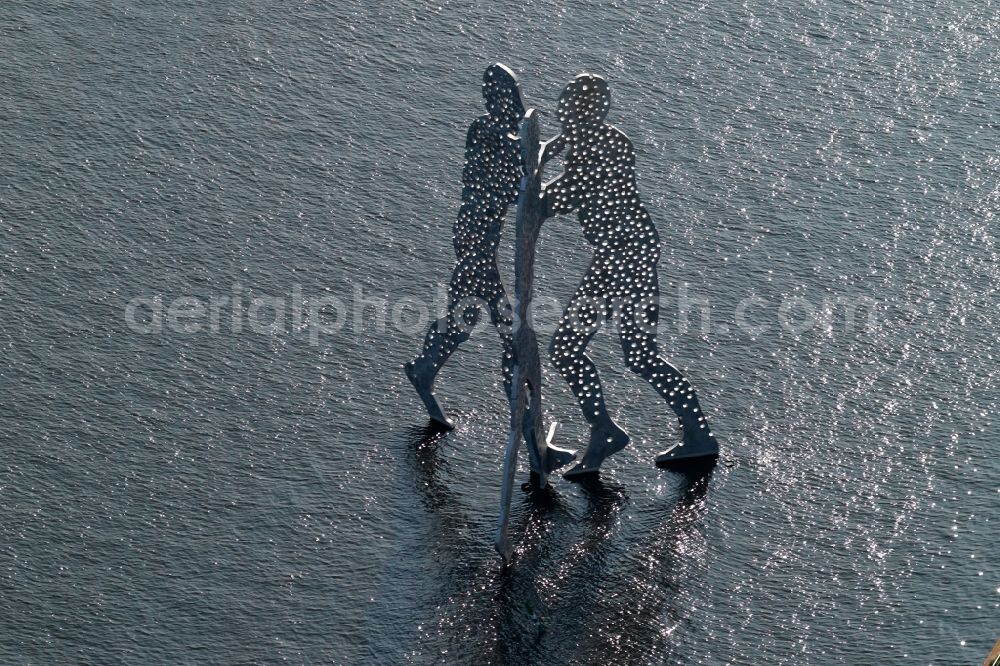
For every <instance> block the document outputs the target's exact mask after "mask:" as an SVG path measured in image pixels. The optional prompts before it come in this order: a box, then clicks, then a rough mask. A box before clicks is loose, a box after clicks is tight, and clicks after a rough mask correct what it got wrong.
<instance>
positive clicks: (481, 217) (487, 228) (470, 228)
mask: <svg viewBox="0 0 1000 666" xmlns="http://www.w3.org/2000/svg"><path fill="white" fill-rule="evenodd" d="M516 132H517V128H516V127H508V126H507V125H505V124H500V123H497V122H496V121H494V120H493V119H492V118H491V117H490V116H488V115H484V116H480V117H479V118H476V120H475V121H473V123H472V126H471V127H469V133H468V137H467V139H466V143H465V167H464V168H463V170H462V185H463V187H462V209H461V211H460V212H459V216H458V220H457V221H456V222H455V228H454V240H455V252H456V253H457V254H458V255H459V256H462V255H463V254H465V253H467V252H476V253H483V252H484V251H485V252H490V253H491V254H492V253H493V252H495V251H496V248H497V246H498V245H499V243H500V232H501V231H502V229H503V223H504V218H505V216H506V214H507V208H508V206H510V204H512V203H514V202H515V201H517V192H518V186H519V185H520V182H521V176H522V175H523V173H524V169H523V166H522V159H521V151H520V146H519V143H518V141H517V139H514V138H511V136H509V135H510V134H516Z"/></svg>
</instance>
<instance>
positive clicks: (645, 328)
mask: <svg viewBox="0 0 1000 666" xmlns="http://www.w3.org/2000/svg"><path fill="white" fill-rule="evenodd" d="M634 275H635V276H636V277H639V278H641V279H640V281H639V283H638V285H639V286H636V285H635V284H633V285H632V286H631V287H630V291H629V292H628V293H631V294H639V293H641V294H642V297H641V298H634V297H633V298H628V297H627V298H626V300H625V302H624V303H623V305H622V307H621V309H620V312H619V317H620V318H619V321H618V334H619V338H620V341H621V345H622V353H623V354H624V356H625V364H626V366H627V367H628V369H629V370H631V371H632V372H634V373H636V374H637V375H639V376H640V377H642V378H643V379H645V380H646V381H647V382H649V384H650V386H652V387H653V388H654V389H656V391H657V393H659V394H660V396H662V397H663V399H664V400H666V401H667V403H668V404H669V405H670V406H671V408H672V409H673V410H674V413H675V414H677V417H678V419H679V420H680V426H681V429H682V437H683V439H682V442H681V443H680V444H677V445H675V446H673V447H671V448H670V449H668V450H667V451H664V452H663V453H661V454H660V455H658V456H657V457H656V462H657V464H660V465H669V464H670V463H671V462H672V461H675V460H687V459H693V458H713V459H714V458H715V457H717V456H718V455H719V444H718V442H716V441H715V437H714V436H713V435H712V432H711V430H710V429H709V426H708V420H707V418H706V417H705V415H704V414H703V413H702V411H701V405H700V404H699V403H698V396H697V395H696V394H695V391H694V387H692V386H691V383H690V382H689V381H688V380H687V379H686V378H685V377H684V376H683V375H682V374H681V372H680V371H679V370H677V368H675V367H674V366H673V365H671V364H670V363H669V362H668V361H667V360H666V359H664V358H663V357H662V356H660V355H659V351H658V348H657V344H656V326H657V322H658V320H659V286H658V281H657V275H656V265H655V264H653V265H652V266H648V267H646V268H645V269H644V270H638V271H635V273H634Z"/></svg>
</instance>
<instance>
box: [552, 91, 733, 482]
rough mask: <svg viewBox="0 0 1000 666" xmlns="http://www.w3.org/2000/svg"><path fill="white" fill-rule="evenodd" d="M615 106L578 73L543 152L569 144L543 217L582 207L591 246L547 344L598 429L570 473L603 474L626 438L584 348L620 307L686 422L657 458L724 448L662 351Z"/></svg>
mask: <svg viewBox="0 0 1000 666" xmlns="http://www.w3.org/2000/svg"><path fill="white" fill-rule="evenodd" d="M610 104H611V95H610V93H609V91H608V84H607V82H606V81H605V80H604V79H603V78H601V77H599V76H594V75H591V74H581V75H579V76H577V77H576V78H575V79H573V81H571V82H570V83H569V85H567V86H566V88H565V89H564V90H563V93H562V95H561V96H560V98H559V105H558V112H557V114H558V117H559V122H560V123H561V124H562V132H561V133H560V134H559V135H558V136H556V137H554V138H553V139H551V140H550V141H548V142H546V145H545V148H544V151H543V154H542V158H541V160H542V162H543V163H544V162H546V161H547V160H549V159H551V158H552V157H553V156H554V155H556V154H558V153H559V152H561V151H562V150H563V149H565V148H567V147H568V152H567V154H566V157H565V170H564V172H563V173H562V175H560V176H559V177H558V178H556V179H554V180H553V181H551V182H550V183H547V184H546V186H545V195H544V196H545V204H546V216H548V215H552V214H555V213H569V212H572V211H577V217H578V219H579V221H580V226H581V227H583V234H584V236H585V237H586V238H587V240H588V241H589V242H590V244H591V245H592V246H593V247H594V258H593V259H592V260H591V263H590V267H589V268H588V269H587V272H586V273H585V274H584V276H583V280H582V281H581V283H580V286H579V287H578V288H577V291H576V293H575V294H574V295H573V297H572V299H571V300H570V303H569V305H567V307H566V311H565V313H564V314H563V316H562V319H561V320H560V322H559V327H558V329H557V330H556V333H555V336H554V337H553V339H552V345H551V348H550V351H551V358H552V364H553V365H555V367H556V368H557V369H558V370H559V373H560V374H561V375H562V376H563V378H564V379H565V380H566V381H567V382H568V383H569V386H570V389H572V391H573V394H574V395H575V396H576V398H577V400H578V401H579V403H580V407H581V409H582V410H583V416H584V418H585V419H587V422H588V423H589V424H590V428H591V431H590V441H589V443H588V445H587V449H586V450H585V451H584V453H583V457H582V458H581V460H580V462H579V463H577V464H576V465H575V466H574V467H573V468H572V469H570V470H569V471H568V472H566V474H565V476H567V477H574V476H578V475H581V474H588V473H592V472H596V471H597V470H598V468H599V467H600V465H601V463H602V462H603V461H604V459H605V458H607V457H608V456H610V455H612V454H614V453H616V452H618V451H620V450H622V449H623V448H625V446H626V445H627V444H628V442H629V437H628V434H627V433H626V432H625V431H624V430H622V429H621V427H619V426H618V424H616V423H615V422H614V420H613V419H612V418H611V416H610V415H609V414H608V409H607V406H606V405H605V402H604V393H603V388H602V387H601V381H600V378H599V376H598V373H597V368H596V367H594V364H593V362H592V361H591V360H590V357H588V356H587V354H586V353H585V350H586V347H587V344H588V343H589V342H590V339H591V338H592V337H593V335H594V333H596V332H597V329H598V327H599V326H600V324H601V322H602V321H603V320H605V319H607V318H608V317H609V316H610V315H611V313H612V311H613V310H617V312H618V335H619V338H620V341H621V346H622V353H623V354H624V356H625V363H626V365H627V366H628V368H629V369H630V370H632V371H633V372H635V373H636V374H638V375H639V376H640V377H642V378H643V379H645V380H646V381H647V382H649V384H650V385H651V386H652V387H653V388H654V389H656V391H657V392H658V393H659V394H660V395H661V396H662V397H663V399H664V400H666V401H667V402H668V403H669V404H670V406H671V407H672V408H673V410H674V412H675V414H676V415H677V417H678V419H679V421H680V425H681V429H682V437H683V439H682V441H681V442H680V443H679V444H677V445H675V446H673V447H671V448H669V449H667V450H666V451H664V452H663V453H661V454H659V455H658V456H657V457H656V462H657V463H658V464H661V465H671V464H674V463H677V462H679V461H682V460H692V461H693V460H694V459H702V458H712V459H714V458H715V457H717V456H718V454H719V446H718V443H717V442H716V441H715V437H713V436H712V433H711V431H710V430H709V427H708V421H707V420H706V418H705V415H704V413H702V411H701V406H700V404H699V403H698V397H697V396H696V395H695V392H694V388H693V387H692V386H691V384H690V382H688V381H687V379H685V378H684V376H683V375H681V373H680V372H679V371H678V370H677V369H676V368H674V366H672V365H670V363H668V362H667V361H666V359H664V358H663V357H662V356H660V355H659V352H658V349H657V344H656V324H657V319H658V317H659V298H660V291H659V278H658V276H657V270H656V264H657V262H658V261H659V258H660V241H659V236H658V234H657V232H656V227H655V226H654V225H653V221H652V219H650V216H649V213H648V212H647V211H646V208H645V206H643V205H642V201H641V200H640V199H639V189H638V186H637V184H636V179H635V151H634V149H633V147H632V142H631V141H629V139H628V137H626V136H625V135H624V134H623V133H622V132H621V131H620V130H618V129H617V128H616V127H614V126H612V125H609V124H608V123H606V122H604V119H605V117H606V116H607V114H608V109H609V108H610Z"/></svg>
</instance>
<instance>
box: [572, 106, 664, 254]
mask: <svg viewBox="0 0 1000 666" xmlns="http://www.w3.org/2000/svg"><path fill="white" fill-rule="evenodd" d="M569 139H570V140H569V145H570V150H569V151H568V153H567V155H566V161H565V176H564V178H563V179H561V183H560V190H561V191H560V192H559V195H560V198H562V199H563V201H562V202H561V206H560V207H561V208H562V207H565V208H568V209H570V210H572V209H575V210H577V217H578V219H579V220H580V225H581V226H582V227H583V233H584V236H585V237H586V238H587V240H588V241H589V242H590V243H591V245H593V246H594V248H595V249H596V250H598V251H600V250H605V249H612V250H613V249H616V248H617V249H623V248H629V249H630V250H631V251H632V252H633V253H641V254H643V255H645V254H649V255H650V257H649V258H650V259H651V260H654V261H655V259H656V258H657V256H658V252H659V237H658V235H657V232H656V227H655V226H654V224H653V221H652V219H651V218H650V216H649V213H648V212H647V211H646V208H645V206H643V205H642V201H641V200H640V199H639V188H638V186H637V184H636V179H635V152H634V150H633V148H632V142H631V141H629V139H628V137H626V136H625V135H624V134H623V133H622V132H621V131H619V130H618V129H616V128H615V127H613V126H611V125H608V124H606V123H601V124H595V125H584V126H578V127H575V128H573V131H572V134H571V135H570V137H569Z"/></svg>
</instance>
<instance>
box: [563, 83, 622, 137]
mask: <svg viewBox="0 0 1000 666" xmlns="http://www.w3.org/2000/svg"><path fill="white" fill-rule="evenodd" d="M610 108H611V92H610V91H609V90H608V82H607V81H606V80H605V79H604V78H603V77H600V76H596V75H594V74H580V75H579V76H577V77H576V78H575V79H573V80H572V81H570V82H569V83H568V84H567V85H566V87H565V88H564V89H563V91H562V95H560V96H559V104H558V106H557V108H556V115H557V116H558V117H559V122H560V123H562V126H563V130H570V129H573V128H574V127H585V126H590V125H599V124H600V123H601V122H602V121H603V120H604V119H605V118H606V117H607V116H608V110H609V109H610Z"/></svg>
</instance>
